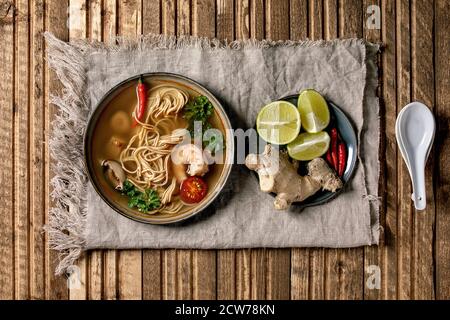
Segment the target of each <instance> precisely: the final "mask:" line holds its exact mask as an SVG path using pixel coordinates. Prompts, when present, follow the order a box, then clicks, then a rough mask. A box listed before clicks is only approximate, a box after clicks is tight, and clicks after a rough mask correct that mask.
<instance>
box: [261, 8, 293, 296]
mask: <svg viewBox="0 0 450 320" xmlns="http://www.w3.org/2000/svg"><path fill="white" fill-rule="evenodd" d="M265 5H266V6H265V8H266V12H265V17H266V23H265V26H266V34H265V37H266V38H268V39H272V40H287V39H289V32H290V27H289V19H288V17H289V1H287V0H283V1H273V0H267V1H266V2H265ZM290 268H291V252H290V250H287V249H267V266H266V270H267V272H266V298H267V299H289V297H290Z"/></svg>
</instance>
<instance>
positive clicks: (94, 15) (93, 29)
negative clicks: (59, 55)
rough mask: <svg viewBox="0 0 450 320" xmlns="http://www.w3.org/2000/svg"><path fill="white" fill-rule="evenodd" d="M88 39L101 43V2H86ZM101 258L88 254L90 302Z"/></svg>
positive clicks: (96, 291)
mask: <svg viewBox="0 0 450 320" xmlns="http://www.w3.org/2000/svg"><path fill="white" fill-rule="evenodd" d="M87 5H88V7H87V21H88V26H87V28H88V37H89V38H90V39H91V40H97V41H102V40H103V31H102V20H103V19H102V3H101V0H91V1H88V2H87ZM103 257H104V253H103V251H102V250H93V251H90V252H88V259H87V260H88V264H87V265H88V268H87V270H88V271H87V272H88V287H87V297H88V299H90V300H100V299H102V296H103V285H102V281H103Z"/></svg>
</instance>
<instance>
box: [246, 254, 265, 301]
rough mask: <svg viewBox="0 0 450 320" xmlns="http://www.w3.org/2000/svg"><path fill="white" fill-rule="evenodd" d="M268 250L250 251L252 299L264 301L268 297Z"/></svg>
mask: <svg viewBox="0 0 450 320" xmlns="http://www.w3.org/2000/svg"><path fill="white" fill-rule="evenodd" d="M266 256H267V255H266V250H265V249H252V250H251V251H250V258H251V261H250V263H251V264H250V276H251V295H250V296H251V299H253V300H263V299H265V297H266Z"/></svg>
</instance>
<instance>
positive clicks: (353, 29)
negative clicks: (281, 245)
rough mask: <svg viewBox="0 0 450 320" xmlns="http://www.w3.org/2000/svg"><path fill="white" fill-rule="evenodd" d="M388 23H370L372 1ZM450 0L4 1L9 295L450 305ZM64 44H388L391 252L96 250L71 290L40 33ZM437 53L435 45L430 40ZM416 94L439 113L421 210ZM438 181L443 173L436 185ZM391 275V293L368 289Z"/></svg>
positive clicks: (386, 165) (386, 152)
mask: <svg viewBox="0 0 450 320" xmlns="http://www.w3.org/2000/svg"><path fill="white" fill-rule="evenodd" d="M373 4H375V5H378V6H380V8H381V29H368V28H367V25H366V21H367V19H368V17H369V15H370V12H367V11H366V10H367V7H368V6H369V5H373ZM449 11H450V4H449V3H448V1H444V0H436V1H434V2H430V1H425V0H415V1H407V0H396V1H388V0H362V1H352V0H324V1H318V0H281V1H275V0H233V1H231V0H230V1H224V0H168V1H158V0H155V1H141V0H126V1H125V0H63V1H52V0H34V1H28V0H15V1H0V31H1V32H0V41H1V43H2V46H1V48H0V73H1V74H2V77H1V78H0V90H1V91H2V95H1V96H0V114H1V115H2V122H1V124H0V137H1V138H2V140H3V141H5V142H6V143H4V144H2V146H1V147H0V148H2V154H4V155H6V156H4V157H3V158H2V159H3V166H2V168H0V178H1V182H2V183H3V184H6V185H7V186H8V187H7V188H2V190H1V191H0V193H1V194H0V202H1V208H0V210H1V216H2V218H1V219H0V227H1V228H0V239H1V241H0V254H1V256H0V266H1V267H2V273H1V274H0V298H6V299H12V298H16V299H20V298H25V299H27V298H31V299H45V298H50V299H68V298H71V299H161V298H163V299H182V298H193V299H216V298H219V299H235V298H243V299H264V298H268V299H283V298H291V299H397V298H398V299H410V298H414V299H433V298H437V299H449V298H450V280H449V279H450V249H449V248H450V240H449V239H450V238H449V237H450V236H449V234H450V218H449V214H448V208H447V202H448V197H449V194H450V184H449V181H450V178H449V166H448V163H449V159H448V149H449V148H450V139H449V129H448V128H449V120H448V119H449V118H450V111H449V110H450V109H449V105H450V95H449V93H448V92H450V80H449V79H450V74H449V72H450V71H449V70H450V65H449V64H450V62H449V60H448V56H449V53H450V47H449V46H450V45H449V43H450V36H449V34H448V30H449V27H450V26H449V22H448V17H447V16H448V14H447V13H448V12H449ZM45 30H48V31H51V32H53V33H55V34H56V35H57V36H58V37H59V38H61V39H64V40H69V39H76V38H84V37H87V38H90V39H96V40H101V41H109V40H111V39H112V38H113V37H114V36H115V35H117V34H119V35H124V36H130V37H134V36H137V35H139V34H142V33H144V34H146V33H160V32H164V33H166V34H173V35H184V34H194V35H199V36H207V37H214V36H216V37H218V38H226V39H229V40H232V39H247V38H257V39H262V38H270V39H274V40H278V39H293V40H296V39H304V38H307V37H309V38H311V39H334V38H336V37H341V38H348V37H364V38H366V39H367V40H369V41H373V42H377V41H380V40H381V41H382V42H383V44H384V46H383V54H382V55H381V60H380V65H381V67H382V69H381V70H380V80H381V82H380V84H381V88H380V91H379V92H380V98H381V121H382V125H381V129H382V148H381V153H380V159H381V167H382V177H381V181H380V188H379V191H380V195H382V208H381V215H380V221H381V225H382V227H383V229H382V231H381V239H380V246H378V247H366V248H356V249H318V248H310V249H281V250H279V249H241V250H171V249H168V250H122V251H116V250H97V251H92V252H89V253H87V255H86V256H85V257H84V258H83V259H81V260H80V262H79V264H78V266H79V268H80V269H79V270H80V275H81V278H80V280H81V283H80V286H78V287H77V288H71V289H70V290H68V288H67V281H66V278H65V277H55V276H54V275H53V271H54V268H55V266H56V264H57V263H58V257H57V254H56V253H55V252H53V251H50V250H49V249H48V239H47V237H46V235H45V234H43V233H42V226H43V225H44V224H45V223H46V222H47V221H48V209H49V208H50V207H51V206H52V202H51V199H50V195H49V194H50V191H51V189H50V185H49V180H50V179H51V177H52V172H51V169H50V168H51V161H52V160H51V159H50V156H49V150H48V144H47V141H48V137H49V134H50V132H51V120H52V119H53V114H54V112H55V108H54V107H53V106H51V105H50V104H49V100H50V95H53V94H59V93H60V92H61V85H60V84H59V82H58V81H57V79H56V77H55V75H54V74H53V72H52V71H51V70H49V68H48V67H47V64H46V60H45V50H46V47H45V42H44V40H43V38H42V33H43V32H44V31H45ZM433 41H434V45H431V43H433ZM412 100H419V101H422V102H424V103H425V104H427V105H428V106H429V107H430V108H431V109H432V111H433V112H434V113H435V115H436V120H437V125H438V131H437V133H436V142H435V148H434V149H433V150H432V153H431V155H430V159H429V161H428V165H427V168H426V177H427V180H426V186H427V203H428V206H427V209H426V210H425V211H422V212H420V211H415V210H414V209H413V205H412V203H411V201H410V193H411V187H410V182H409V175H408V172H407V170H406V167H405V166H404V165H403V161H402V159H401V157H400V154H399V153H398V152H397V145H396V141H395V133H394V128H395V119H396V116H397V114H398V112H399V111H400V109H401V108H402V107H403V106H404V105H405V104H406V103H408V102H410V101H412ZM432 177H434V178H432ZM369 266H378V267H380V269H381V288H380V289H379V290H378V289H370V288H368V287H367V286H366V285H365V284H366V282H367V281H368V279H369V276H370V274H369V273H368V272H367V268H368V267H369Z"/></svg>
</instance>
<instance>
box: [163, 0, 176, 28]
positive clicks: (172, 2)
mask: <svg viewBox="0 0 450 320" xmlns="http://www.w3.org/2000/svg"><path fill="white" fill-rule="evenodd" d="M175 6H176V0H167V1H162V3H161V27H162V33H164V34H170V35H176V33H177V32H176V28H177V23H176V20H175V19H176V13H175V10H176V9H175Z"/></svg>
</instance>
